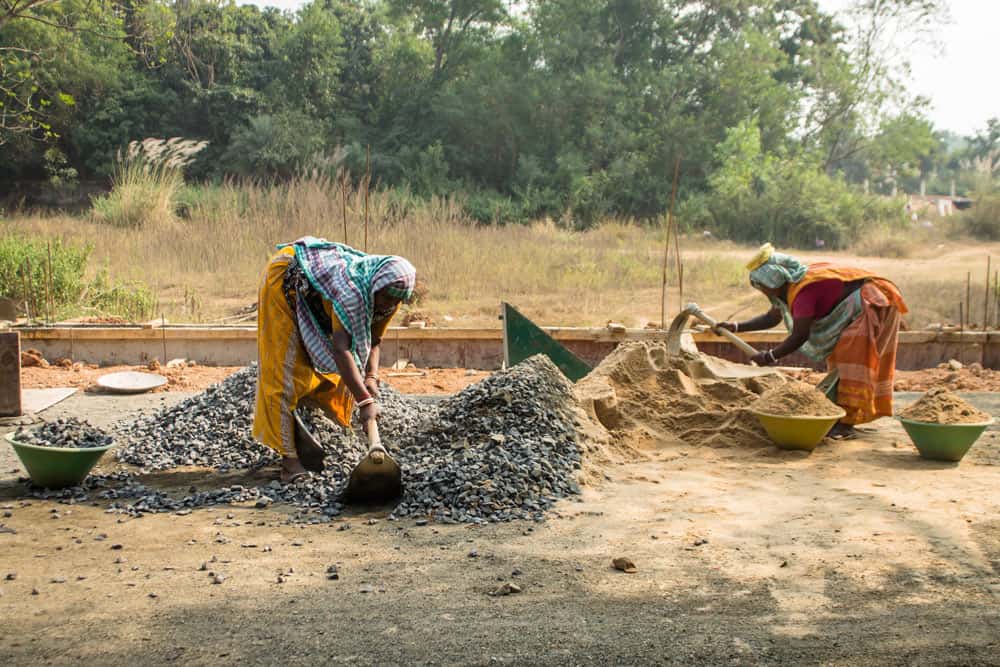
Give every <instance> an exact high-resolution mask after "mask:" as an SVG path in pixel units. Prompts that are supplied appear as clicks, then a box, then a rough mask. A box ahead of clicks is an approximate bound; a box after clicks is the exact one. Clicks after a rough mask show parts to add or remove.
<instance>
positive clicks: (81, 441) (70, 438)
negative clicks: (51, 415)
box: [14, 417, 114, 449]
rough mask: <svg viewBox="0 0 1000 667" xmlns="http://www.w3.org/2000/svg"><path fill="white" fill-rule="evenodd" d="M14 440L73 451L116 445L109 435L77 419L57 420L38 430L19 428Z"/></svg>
mask: <svg viewBox="0 0 1000 667" xmlns="http://www.w3.org/2000/svg"><path fill="white" fill-rule="evenodd" d="M14 438H15V439H16V440H17V441H18V442H23V443H25V444H28V445H38V446H39V447H64V448H72V449H88V448H91V447H107V446H109V445H111V444H113V443H114V439H113V438H112V437H111V436H110V435H109V434H108V433H106V432H104V431H102V430H101V429H99V428H97V427H96V426H92V425H91V424H90V423H89V422H87V421H83V420H80V419H77V418H76V417H69V418H67V419H57V420H56V421H54V422H48V423H46V424H44V425H43V426H40V427H38V428H30V429H26V428H23V427H22V428H19V429H17V432H16V433H15V434H14Z"/></svg>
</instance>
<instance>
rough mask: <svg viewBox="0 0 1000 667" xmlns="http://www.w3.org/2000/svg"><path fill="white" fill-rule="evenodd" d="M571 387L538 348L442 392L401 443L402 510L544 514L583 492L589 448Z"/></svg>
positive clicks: (462, 518)
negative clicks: (581, 476)
mask: <svg viewBox="0 0 1000 667" xmlns="http://www.w3.org/2000/svg"><path fill="white" fill-rule="evenodd" d="M574 406H575V399H574V396H573V387H572V384H571V383H570V382H569V380H567V379H566V376H564V375H563V374H562V373H561V372H560V371H559V369H558V368H556V366H555V364H553V363H552V361H550V360H549V358H548V357H546V356H544V355H536V356H534V357H531V358H530V359H527V360H526V361H524V362H522V363H520V364H518V365H516V366H514V367H512V368H510V369H508V370H504V371H500V372H497V373H495V374H493V375H491V376H490V377H488V378H486V379H485V380H483V381H481V382H478V383H476V384H474V385H471V386H469V387H467V388H466V389H464V390H463V391H461V392H460V393H458V394H456V395H455V396H453V397H451V398H449V399H447V400H445V401H443V402H442V403H441V404H440V406H439V408H438V411H437V413H436V415H435V419H434V420H433V421H430V422H427V423H426V424H425V426H424V428H422V429H418V430H416V431H412V432H410V433H407V434H406V435H405V436H404V437H403V438H402V439H401V440H400V441H399V442H398V443H392V444H396V445H398V447H399V449H398V451H393V454H394V455H396V456H397V457H398V459H399V462H400V465H401V466H402V468H403V488H404V491H403V498H402V500H401V502H400V504H399V506H398V507H396V509H395V511H394V512H393V513H394V514H395V515H396V516H400V517H403V516H429V517H432V518H435V519H438V520H443V521H449V522H450V521H456V522H476V523H480V522H485V521H490V522H494V521H510V520H512V519H535V520H541V519H542V518H543V516H544V512H545V511H546V510H547V509H549V508H550V507H551V506H552V505H553V504H554V503H555V502H556V501H557V500H558V499H560V498H563V497H566V496H568V495H571V494H578V493H579V492H580V487H579V485H578V484H577V483H576V481H575V479H574V478H575V474H576V471H577V470H579V469H580V466H581V457H582V450H581V448H580V445H579V444H578V428H577V427H578V422H577V414H578V413H576V412H575V411H574V409H573V408H574Z"/></svg>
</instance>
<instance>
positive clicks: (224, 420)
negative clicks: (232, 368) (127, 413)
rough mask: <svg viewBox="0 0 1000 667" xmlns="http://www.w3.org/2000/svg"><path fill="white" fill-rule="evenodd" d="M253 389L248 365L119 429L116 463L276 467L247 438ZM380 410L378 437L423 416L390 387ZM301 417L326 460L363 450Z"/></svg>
mask: <svg viewBox="0 0 1000 667" xmlns="http://www.w3.org/2000/svg"><path fill="white" fill-rule="evenodd" d="M256 385H257V365H256V364H251V365H250V366H247V367H246V368H244V369H242V370H240V371H237V372H236V373H234V374H233V375H230V376H229V377H228V378H226V379H225V380H224V381H222V382H220V383H219V384H216V385H213V386H211V387H209V388H208V389H206V390H205V391H203V392H202V393H200V394H197V395H195V396H192V397H191V398H188V399H186V400H184V401H181V402H180V403H178V404H176V405H174V406H171V407H169V408H165V409H163V410H160V411H159V412H156V413H154V414H152V415H149V416H146V417H142V418H140V419H138V420H137V421H134V422H130V423H125V424H120V425H119V426H118V427H117V429H116V433H115V438H116V440H117V441H118V442H119V443H121V447H120V448H119V449H118V450H117V452H116V455H117V457H118V460H119V461H122V462H124V463H131V464H132V465H136V466H139V467H141V468H143V469H145V470H165V469H168V468H176V467H178V466H206V467H211V468H216V469H218V470H220V471H222V472H225V471H227V470H232V469H244V468H249V469H256V468H260V467H262V466H264V465H267V464H269V463H273V462H275V461H277V458H278V457H277V456H276V454H275V453H274V451H273V450H271V449H270V448H268V447H265V446H263V445H261V444H260V443H258V442H257V441H255V440H254V438H253V436H252V434H251V432H252V426H253V412H254V401H255V393H256ZM381 406H382V411H383V414H382V418H381V420H380V426H381V427H382V428H381V431H382V433H383V437H393V436H395V435H397V434H399V433H403V432H406V431H409V430H412V429H413V428H414V427H415V426H416V424H417V423H418V422H419V421H422V420H423V419H424V418H425V417H426V414H425V413H426V412H427V411H426V410H422V409H421V408H420V407H419V406H417V405H415V404H414V402H413V401H411V400H410V399H406V398H404V397H403V396H402V395H401V394H399V393H398V392H396V391H395V390H394V389H392V387H389V386H383V388H382V400H381ZM300 415H301V416H302V420H303V421H304V422H305V424H306V426H308V427H309V429H310V430H311V431H312V433H313V435H314V436H316V438H317V439H318V440H319V441H320V442H321V443H323V445H324V446H325V447H326V448H327V449H328V450H329V451H330V453H331V454H333V455H338V454H339V455H340V457H341V458H343V456H344V454H349V453H350V452H351V451H353V450H357V449H358V448H359V447H362V444H361V442H360V439H359V436H358V434H357V433H356V432H352V431H349V430H346V429H343V428H341V427H340V426H339V425H337V424H335V423H333V422H331V421H330V420H329V419H327V418H326V417H325V416H324V415H323V414H322V413H321V412H320V411H319V410H315V409H311V408H304V409H301V410H300ZM355 461H356V459H355Z"/></svg>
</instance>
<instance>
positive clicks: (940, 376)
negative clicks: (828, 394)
mask: <svg viewBox="0 0 1000 667" xmlns="http://www.w3.org/2000/svg"><path fill="white" fill-rule="evenodd" d="M240 368H241V367H240V366H183V367H179V368H161V369H159V370H157V371H155V372H157V373H161V374H163V375H165V376H166V377H167V384H165V385H164V386H163V387H161V388H159V389H157V390H156V391H157V392H176V391H185V392H193V391H202V390H203V389H205V388H206V387H208V386H209V385H212V384H215V383H216V382H220V381H222V380H224V379H225V378H227V377H229V375H230V374H232V373H235V372H236V371H238V370H239V369H240ZM129 370H136V371H147V372H148V371H149V368H148V367H146V366H108V367H104V368H98V367H96V366H88V365H84V364H75V365H73V366H71V367H68V368H66V367H62V366H57V365H52V366H49V367H47V368H40V367H37V366H35V367H31V368H24V369H22V372H21V384H22V386H24V387H25V388H26V389H27V388H36V389H43V388H51V387H77V388H80V389H85V390H87V391H98V390H99V388H98V387H97V385H96V384H95V383H96V382H97V378H99V377H100V376H102V375H104V374H106V373H114V372H117V371H129ZM487 375H489V371H477V370H473V369H468V370H467V369H464V368H408V369H406V370H404V371H391V370H388V369H384V370H383V371H382V380H383V381H385V382H387V383H388V384H390V385H392V386H393V387H394V388H396V389H398V390H399V391H401V392H403V393H404V394H453V393H455V392H457V391H461V390H462V389H464V388H465V387H467V386H468V385H470V384H472V383H474V382H478V381H480V380H482V379H483V378H485V377H486V376H487ZM792 375H794V376H795V377H797V378H799V379H801V380H803V381H807V382H812V383H813V384H815V383H817V382H819V380H820V379H821V378H822V377H823V373H817V372H813V371H810V370H806V369H803V370H802V371H799V372H795V373H792ZM939 386H946V387H948V388H949V389H951V390H952V391H994V392H1000V370H991V369H988V368H987V369H984V368H981V367H979V366H977V365H973V366H965V367H963V368H961V369H960V370H957V371H956V370H952V369H950V368H931V369H927V370H920V371H897V372H896V387H895V388H896V391H927V390H928V389H930V388H932V387H939Z"/></svg>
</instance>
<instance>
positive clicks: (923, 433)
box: [899, 417, 993, 461]
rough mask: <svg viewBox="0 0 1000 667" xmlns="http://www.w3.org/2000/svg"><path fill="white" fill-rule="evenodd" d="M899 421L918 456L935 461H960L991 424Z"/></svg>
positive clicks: (989, 422) (901, 419)
mask: <svg viewBox="0 0 1000 667" xmlns="http://www.w3.org/2000/svg"><path fill="white" fill-rule="evenodd" d="M899 421H900V423H902V424H903V428H904V429H905V430H906V434H907V435H909V436H910V440H912V441H913V444H914V445H916V447H917V451H918V452H920V456H922V457H924V458H925V459H933V460H935V461H961V460H962V457H963V456H965V454H966V452H968V451H969V449H971V448H972V445H973V444H974V443H975V442H976V440H978V439H979V436H981V435H982V434H983V431H985V430H986V427H987V426H989V425H990V424H992V423H993V420H992V419H991V420H990V421H988V422H985V423H980V424H931V423H929V422H918V421H913V420H912V419H903V418H902V417H900V418H899Z"/></svg>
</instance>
